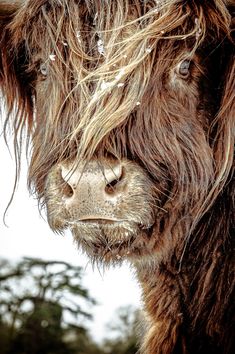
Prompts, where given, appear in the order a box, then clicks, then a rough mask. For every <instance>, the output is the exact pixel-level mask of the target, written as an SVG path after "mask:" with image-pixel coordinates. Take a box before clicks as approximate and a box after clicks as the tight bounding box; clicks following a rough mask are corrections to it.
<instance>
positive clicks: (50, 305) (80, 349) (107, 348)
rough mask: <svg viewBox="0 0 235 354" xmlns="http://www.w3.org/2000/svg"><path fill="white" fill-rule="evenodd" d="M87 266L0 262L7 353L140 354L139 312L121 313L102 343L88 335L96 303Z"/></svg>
mask: <svg viewBox="0 0 235 354" xmlns="http://www.w3.org/2000/svg"><path fill="white" fill-rule="evenodd" d="M82 277H83V273H82V269H81V267H75V266H72V265H70V264H68V263H66V262H55V261H44V260H41V259H33V258H24V259H23V260H21V261H19V262H18V263H17V264H14V265H13V264H11V263H10V262H8V261H6V260H0V348H1V354H134V353H136V352H137V342H136V338H137V335H136V332H137V325H136V323H137V322H138V317H139V312H138V311H137V310H136V309H134V308H132V307H131V306H128V307H125V308H121V309H120V310H119V311H118V312H117V313H116V314H115V315H114V320H113V321H112V323H111V324H109V327H108V328H107V334H108V335H107V338H105V339H104V340H103V342H102V344H97V343H96V342H95V341H94V340H93V338H92V335H91V333H89V331H88V322H89V321H92V316H91V308H92V307H93V306H95V305H96V300H95V299H94V298H92V297H91V296H90V294H89V293H88V291H87V289H85V288H84V287H83V285H82Z"/></svg>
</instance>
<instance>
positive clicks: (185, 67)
mask: <svg viewBox="0 0 235 354" xmlns="http://www.w3.org/2000/svg"><path fill="white" fill-rule="evenodd" d="M190 64H191V61H190V60H189V59H185V60H183V61H182V62H181V63H180V64H179V65H178V68H177V69H178V70H177V71H178V75H179V76H180V77H182V78H183V79H187V78H188V76H189V74H190Z"/></svg>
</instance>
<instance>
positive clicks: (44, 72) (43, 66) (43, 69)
mask: <svg viewBox="0 0 235 354" xmlns="http://www.w3.org/2000/svg"><path fill="white" fill-rule="evenodd" d="M40 73H41V74H42V75H43V76H44V77H46V76H47V74H48V68H47V65H46V64H45V63H42V64H41V65H40Z"/></svg>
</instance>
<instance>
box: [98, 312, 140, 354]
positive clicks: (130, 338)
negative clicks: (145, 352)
mask: <svg viewBox="0 0 235 354" xmlns="http://www.w3.org/2000/svg"><path fill="white" fill-rule="evenodd" d="M139 317H140V313H139V311H138V310H135V309H134V308H132V307H131V306H128V307H121V308H120V309H119V310H118V312H117V314H116V319H114V321H113V323H114V324H112V325H110V326H109V331H111V332H113V336H114V338H113V339H108V340H106V341H105V342H104V350H105V353H107V354H114V353H115V354H135V353H137V350H138V346H137V340H136V339H137V332H138V323H139Z"/></svg>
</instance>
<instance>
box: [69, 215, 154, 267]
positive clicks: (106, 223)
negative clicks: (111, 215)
mask: <svg viewBox="0 0 235 354" xmlns="http://www.w3.org/2000/svg"><path fill="white" fill-rule="evenodd" d="M68 226H69V227H70V229H71V231H72V233H73V236H74V239H75V241H76V243H77V244H78V245H79V247H81V248H82V249H83V250H84V251H85V252H86V253H87V254H88V255H90V256H91V257H92V258H93V259H95V260H97V261H99V262H100V261H101V262H102V261H103V262H106V263H107V262H115V261H116V262H120V261H121V260H123V259H125V258H132V257H136V256H139V255H141V252H142V249H146V243H147V241H148V240H149V238H150V237H151V235H152V232H153V226H152V225H145V224H143V223H141V222H140V223H138V222H133V221H128V220H113V219H101V218H100V219H98V218H96V219H92V218H89V219H83V220H79V221H76V222H70V223H68Z"/></svg>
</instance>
